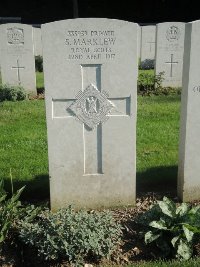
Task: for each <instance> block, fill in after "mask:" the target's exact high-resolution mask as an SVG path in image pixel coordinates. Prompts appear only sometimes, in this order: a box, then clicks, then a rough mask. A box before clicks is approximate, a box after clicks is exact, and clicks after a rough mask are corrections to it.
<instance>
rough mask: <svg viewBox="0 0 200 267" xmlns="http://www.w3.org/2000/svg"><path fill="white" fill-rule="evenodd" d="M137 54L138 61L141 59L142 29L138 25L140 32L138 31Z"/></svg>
mask: <svg viewBox="0 0 200 267" xmlns="http://www.w3.org/2000/svg"><path fill="white" fill-rule="evenodd" d="M137 48H138V50H137V54H138V59H140V53H141V27H140V25H138V31H137Z"/></svg>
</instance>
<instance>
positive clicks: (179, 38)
mask: <svg viewBox="0 0 200 267" xmlns="http://www.w3.org/2000/svg"><path fill="white" fill-rule="evenodd" d="M184 36H185V23H182V22H164V23H159V24H157V26H156V64H155V65H156V68H155V69H156V74H159V73H160V72H163V71H164V72H165V73H164V76H163V77H164V81H163V83H162V85H163V86H164V87H167V86H170V87H181V86H182V68H183V52H184Z"/></svg>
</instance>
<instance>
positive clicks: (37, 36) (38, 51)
mask: <svg viewBox="0 0 200 267" xmlns="http://www.w3.org/2000/svg"><path fill="white" fill-rule="evenodd" d="M33 41H34V55H35V56H42V36H41V29H40V28H36V27H33Z"/></svg>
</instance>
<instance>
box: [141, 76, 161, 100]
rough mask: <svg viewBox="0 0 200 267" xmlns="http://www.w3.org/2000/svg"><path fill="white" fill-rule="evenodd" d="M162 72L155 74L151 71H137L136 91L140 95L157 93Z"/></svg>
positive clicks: (159, 89)
mask: <svg viewBox="0 0 200 267" xmlns="http://www.w3.org/2000/svg"><path fill="white" fill-rule="evenodd" d="M163 75H164V72H160V73H159V74H157V75H155V74H154V73H152V72H139V76H138V92H139V93H141V94H142V95H149V94H151V93H154V94H158V93H159V92H160V91H161V85H162V81H163V79H164V78H163Z"/></svg>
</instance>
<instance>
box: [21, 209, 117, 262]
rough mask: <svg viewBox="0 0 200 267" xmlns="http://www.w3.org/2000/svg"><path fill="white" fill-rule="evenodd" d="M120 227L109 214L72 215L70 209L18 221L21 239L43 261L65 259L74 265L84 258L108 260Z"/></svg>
mask: <svg viewBox="0 0 200 267" xmlns="http://www.w3.org/2000/svg"><path fill="white" fill-rule="evenodd" d="M120 235H121V227H120V225H119V224H117V223H116V222H115V221H114V219H113V217H112V214H111V212H108V211H105V212H94V211H93V212H87V211H83V210H81V211H78V212H75V211H74V210H73V209H72V208H71V206H70V207H68V208H66V209H61V210H59V211H58V212H56V213H52V212H51V211H49V210H46V211H43V212H41V214H40V215H39V216H38V217H37V219H35V220H34V221H33V222H29V221H27V220H26V219H25V220H23V221H22V222H21V230H20V238H21V240H22V241H23V242H24V243H26V244H28V245H31V246H33V247H34V248H36V249H37V251H38V255H39V256H42V257H44V258H45V259H46V260H56V259H65V260H68V261H69V262H75V263H76V264H79V263H82V262H83V261H84V259H86V258H87V257H93V258H95V259H96V260H98V259H100V258H101V257H109V256H110V255H111V254H112V252H113V251H114V250H115V249H116V246H117V244H118V242H119V240H120Z"/></svg>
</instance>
